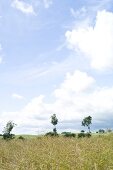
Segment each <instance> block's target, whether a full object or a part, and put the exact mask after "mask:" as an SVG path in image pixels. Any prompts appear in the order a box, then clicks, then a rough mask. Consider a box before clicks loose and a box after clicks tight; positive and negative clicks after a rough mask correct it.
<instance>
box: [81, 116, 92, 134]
mask: <svg viewBox="0 0 113 170" xmlns="http://www.w3.org/2000/svg"><path fill="white" fill-rule="evenodd" d="M91 121H92V117H91V116H88V117H85V118H84V119H83V121H82V126H87V128H88V131H89V133H90V132H91V131H90V125H91V124H92V122H91Z"/></svg>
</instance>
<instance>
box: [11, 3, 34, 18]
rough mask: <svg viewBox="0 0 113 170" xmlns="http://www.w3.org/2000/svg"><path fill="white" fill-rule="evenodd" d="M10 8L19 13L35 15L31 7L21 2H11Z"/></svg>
mask: <svg viewBox="0 0 113 170" xmlns="http://www.w3.org/2000/svg"><path fill="white" fill-rule="evenodd" d="M11 6H12V7H13V8H16V9H18V10H20V11H21V12H23V13H25V14H33V15H34V14H35V11H34V9H33V6H32V5H30V4H28V3H25V2H23V1H21V0H13V2H12V4H11Z"/></svg>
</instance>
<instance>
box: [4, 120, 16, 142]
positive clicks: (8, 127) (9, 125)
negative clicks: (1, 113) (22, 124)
mask: <svg viewBox="0 0 113 170" xmlns="http://www.w3.org/2000/svg"><path fill="white" fill-rule="evenodd" d="M15 126H16V124H15V123H13V122H12V121H9V122H7V124H6V127H4V130H3V138H4V139H8V138H9V139H12V138H14V134H11V131H12V129H13V128H14V127H15Z"/></svg>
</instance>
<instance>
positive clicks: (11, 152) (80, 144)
mask: <svg viewBox="0 0 113 170" xmlns="http://www.w3.org/2000/svg"><path fill="white" fill-rule="evenodd" d="M0 170H113V134H112V133H110V134H102V135H99V134H96V135H92V136H91V137H90V138H88V137H84V138H77V135H76V137H63V136H59V137H58V136H53V137H47V136H40V137H38V136H37V137H36V136H34V137H31V138H30V137H24V138H23V139H22V138H19V137H16V138H15V139H12V140H4V139H2V138H1V139H0Z"/></svg>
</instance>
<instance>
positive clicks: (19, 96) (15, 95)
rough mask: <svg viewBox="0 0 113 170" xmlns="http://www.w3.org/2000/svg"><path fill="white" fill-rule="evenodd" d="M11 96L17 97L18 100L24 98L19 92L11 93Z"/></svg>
mask: <svg viewBox="0 0 113 170" xmlns="http://www.w3.org/2000/svg"><path fill="white" fill-rule="evenodd" d="M12 97H13V98H15V99H19V100H21V99H24V97H23V96H21V95H19V94H17V93H13V94H12Z"/></svg>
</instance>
